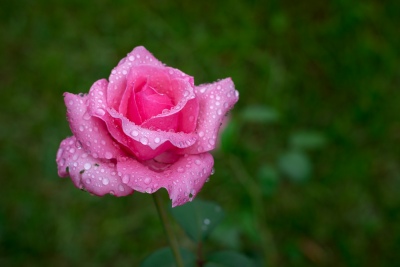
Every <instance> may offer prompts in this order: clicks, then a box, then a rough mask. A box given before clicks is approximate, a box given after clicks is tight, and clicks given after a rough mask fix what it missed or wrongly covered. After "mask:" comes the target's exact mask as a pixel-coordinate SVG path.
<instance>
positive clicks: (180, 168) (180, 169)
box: [177, 167, 185, 173]
mask: <svg viewBox="0 0 400 267" xmlns="http://www.w3.org/2000/svg"><path fill="white" fill-rule="evenodd" d="M177 171H178V172H181V173H182V172H184V171H185V170H184V169H183V168H182V167H179V168H178V170H177Z"/></svg>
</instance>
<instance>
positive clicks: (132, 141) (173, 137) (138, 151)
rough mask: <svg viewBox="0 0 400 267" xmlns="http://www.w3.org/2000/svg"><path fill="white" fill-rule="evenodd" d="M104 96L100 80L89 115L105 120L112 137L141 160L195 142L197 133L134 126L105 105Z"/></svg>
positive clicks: (94, 88)
mask: <svg viewBox="0 0 400 267" xmlns="http://www.w3.org/2000/svg"><path fill="white" fill-rule="evenodd" d="M105 93H106V88H105V87H104V85H103V84H102V82H101V81H99V82H96V83H95V84H94V85H93V86H92V88H91V89H90V93H89V95H90V98H89V103H88V104H89V111H90V113H91V114H92V115H93V116H95V117H97V118H100V119H101V120H103V121H104V122H105V123H106V125H107V128H108V131H109V133H110V134H111V136H112V137H113V138H114V139H115V140H117V141H118V143H119V144H122V145H124V146H125V147H126V148H127V149H128V150H130V151H131V152H132V153H133V154H135V156H136V157H137V158H139V159H140V160H148V159H152V158H154V157H156V156H157V155H159V154H161V153H163V152H164V151H166V150H168V149H171V148H173V147H177V148H185V147H188V146H191V145H193V144H194V143H195V141H196V134H195V133H191V134H185V133H175V132H166V131H152V130H150V129H146V128H143V127H141V126H138V125H136V124H134V123H133V122H131V121H129V120H128V119H127V118H126V117H124V116H123V115H122V114H120V113H118V112H117V111H115V110H114V109H109V108H107V107H106V106H105V104H104V103H105V101H104V100H105Z"/></svg>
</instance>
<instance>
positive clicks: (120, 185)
mask: <svg viewBox="0 0 400 267" xmlns="http://www.w3.org/2000/svg"><path fill="white" fill-rule="evenodd" d="M118 189H119V191H121V192H123V191H125V188H124V186H123V185H122V184H119V185H118Z"/></svg>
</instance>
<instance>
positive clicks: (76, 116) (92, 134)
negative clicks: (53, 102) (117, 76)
mask: <svg viewBox="0 0 400 267" xmlns="http://www.w3.org/2000/svg"><path fill="white" fill-rule="evenodd" d="M105 83H106V81H105V80H103V81H99V82H97V83H96V85H99V86H101V85H103V86H104V85H105ZM88 98H89V96H87V95H85V96H78V95H74V94H70V93H65V94H64V101H65V105H66V106H67V117H68V120H69V125H70V128H71V131H72V133H73V134H74V136H75V137H76V139H77V140H78V141H79V142H80V143H81V146H83V148H84V149H85V150H86V151H87V152H88V153H90V154H91V155H92V156H93V157H94V158H98V157H99V158H105V159H111V158H116V157H120V156H125V153H124V152H123V151H122V150H121V148H120V147H118V146H117V145H115V144H114V143H115V142H114V140H113V139H112V137H111V136H110V135H109V133H108V130H107V127H106V125H105V123H104V122H103V121H101V120H100V119H98V118H96V117H93V116H91V115H90V114H89V112H88V111H87V101H88Z"/></svg>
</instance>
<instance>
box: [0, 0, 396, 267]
mask: <svg viewBox="0 0 400 267" xmlns="http://www.w3.org/2000/svg"><path fill="white" fill-rule="evenodd" d="M399 12H400V2H398V1H384V2H383V1H340V0H337V1H330V2H326V1H312V0H310V1H299V2H293V1H238V0H232V1H222V0H221V1H213V2H211V1H209V2H201V1H198V2H190V1H157V0H147V1H141V2H139V1H132V0H131V1H105V0H103V1H96V2H90V1H77V0H72V1H71V0H68V1H67V0H60V1H45V0H38V1H28V0H20V1H2V2H1V3H0V34H1V35H0V36H1V42H0V125H1V126H0V149H1V150H0V151H1V157H0V169H1V174H0V177H1V186H0V265H1V266H137V265H138V264H139V263H140V262H141V261H142V260H143V258H144V257H146V256H147V255H148V254H149V253H150V252H151V251H154V250H155V249H158V248H160V247H162V246H164V245H166V240H165V237H164V234H163V231H162V228H161V226H160V223H159V221H158V217H157V214H156V211H155V208H154V206H153V203H152V199H151V197H150V196H149V195H147V194H140V193H136V194H134V195H133V196H131V197H125V198H120V199H117V198H114V197H111V196H106V197H103V198H96V197H92V196H90V195H89V194H85V193H83V192H81V191H79V190H76V189H75V188H74V187H73V185H72V183H71V182H70V180H69V179H63V180H62V179H59V178H58V177H57V172H56V165H55V153H56V151H57V148H58V145H59V142H60V141H61V140H62V139H63V138H65V137H66V136H68V135H70V130H69V128H68V124H67V122H66V120H65V106H64V105H63V98H62V94H63V92H65V91H68V92H72V93H79V92H87V91H88V90H89V88H90V86H91V84H92V83H93V82H94V81H96V80H98V79H100V78H105V77H108V75H109V73H110V70H111V69H112V68H113V67H114V66H115V65H116V64H117V62H118V61H119V59H121V58H122V57H124V56H125V55H126V53H128V52H129V51H131V49H132V48H133V47H134V46H137V45H144V46H145V47H146V48H147V49H148V50H149V51H151V52H152V53H153V54H154V55H155V56H156V57H157V58H158V59H160V60H161V61H163V62H165V63H166V64H168V65H169V66H173V67H176V68H179V69H181V70H182V71H184V72H186V73H188V74H191V75H193V76H194V77H195V82H196V84H201V83H205V82H212V81H215V80H217V79H220V78H224V77H232V79H233V80H234V82H235V84H236V87H237V89H238V90H239V91H240V101H239V103H238V104H237V106H236V107H235V109H234V110H233V111H232V113H231V118H232V124H231V125H232V126H230V127H229V128H228V130H227V132H225V135H224V139H223V146H222V148H221V149H220V150H219V151H216V152H215V157H216V166H215V169H216V173H215V174H214V175H213V176H212V177H211V181H210V182H209V183H207V184H206V185H205V186H204V188H203V191H202V192H201V194H200V195H199V197H201V198H203V199H207V200H212V201H215V202H217V203H219V204H220V205H221V206H222V207H223V208H224V210H225V211H226V214H227V216H226V219H225V220H224V223H223V224H222V225H221V226H220V227H218V228H217V229H216V231H215V233H214V235H213V236H211V238H210V240H209V243H208V247H206V248H205V250H206V252H207V251H208V250H210V251H211V250H218V249H226V248H229V249H236V250H239V251H241V252H242V253H245V254H246V255H248V256H249V257H251V258H253V259H255V260H256V261H258V262H261V259H262V258H263V257H265V258H266V259H267V262H268V265H269V266H395V265H396V262H397V264H399V262H400V254H399V253H398V251H399V249H400V224H399V220H400V195H399V189H400V165H399V163H400V162H399V155H400V154H399V152H400V151H399V147H400V146H399V141H400V120H399V119H398V114H399V111H400V98H399V93H398V87H399V85H400V68H399V64H400V61H399V60H400V55H399V54H400V52H399V51H400V49H399V47H400V32H399V25H400V20H399V18H398V14H399ZM259 111H260V112H259ZM260 114H261V115H262V116H261V119H255V118H257V116H260ZM263 114H264V115H265V116H264V115H263ZM268 118H269V119H268ZM299 132H300V133H301V132H307V133H309V132H312V133H315V132H316V133H317V134H318V135H319V136H322V137H323V138H324V140H325V144H324V145H323V146H319V148H318V149H314V150H305V151H304V152H303V151H301V154H300V159H298V157H297V158H296V160H294V162H293V160H292V161H290V160H287V157H286V161H285V155H286V156H287V153H290V152H291V151H293V148H292V146H293V138H295V137H293V136H296V135H298V133H299ZM290 140H292V142H291V141H290ZM314 141H315V140H314ZM296 151H297V150H296ZM282 162H283V163H282ZM285 162H286V163H285ZM296 173H303V174H304V175H300V176H296ZM164 197H165V199H166V195H164ZM177 231H178V229H177ZM178 233H179V235H180V236H179V240H180V242H181V244H182V245H183V246H185V247H191V246H193V244H192V243H190V241H189V240H187V239H186V238H185V236H184V235H183V233H182V232H179V231H178ZM260 266H262V265H261V263H260Z"/></svg>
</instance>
